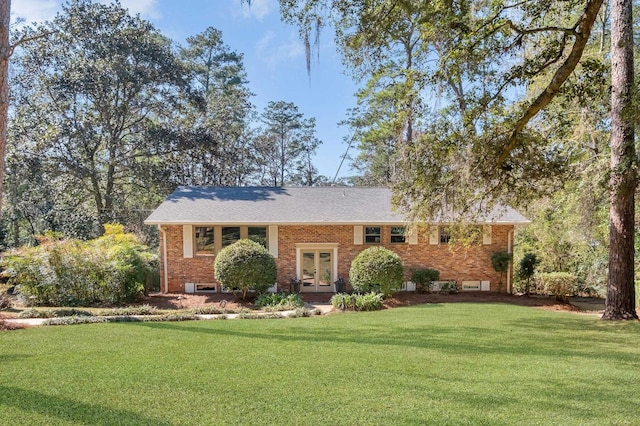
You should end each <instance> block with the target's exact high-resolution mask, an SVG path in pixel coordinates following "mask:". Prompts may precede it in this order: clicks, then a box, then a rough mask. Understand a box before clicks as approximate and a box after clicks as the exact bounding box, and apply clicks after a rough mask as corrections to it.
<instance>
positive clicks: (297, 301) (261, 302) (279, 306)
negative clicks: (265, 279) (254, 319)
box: [254, 293, 304, 311]
mask: <svg viewBox="0 0 640 426" xmlns="http://www.w3.org/2000/svg"><path fill="white" fill-rule="evenodd" d="M254 305H255V306H256V307H257V308H265V309H266V310H272V311H291V310H294V309H296V308H302V307H303V306H304V301H303V300H302V298H301V297H300V295H299V294H296V293H292V294H288V295H284V294H280V293H271V294H269V293H265V294H261V295H260V296H258V297H257V298H256V301H255V302H254Z"/></svg>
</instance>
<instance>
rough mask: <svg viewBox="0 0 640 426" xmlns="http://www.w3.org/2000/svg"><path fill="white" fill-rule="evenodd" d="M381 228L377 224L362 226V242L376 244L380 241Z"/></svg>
mask: <svg viewBox="0 0 640 426" xmlns="http://www.w3.org/2000/svg"><path fill="white" fill-rule="evenodd" d="M381 230H382V228H380V227H379V226H367V227H365V228H364V242H365V243H367V244H377V243H380V242H381V241H382V239H381V237H382V233H381Z"/></svg>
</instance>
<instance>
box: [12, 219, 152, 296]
mask: <svg viewBox="0 0 640 426" xmlns="http://www.w3.org/2000/svg"><path fill="white" fill-rule="evenodd" d="M0 266H1V267H2V269H3V270H4V271H3V273H4V275H5V276H6V278H7V280H8V283H9V284H10V285H14V286H16V289H17V291H18V293H19V294H20V295H21V296H22V297H23V299H24V301H25V303H27V304H29V305H48V306H88V305H95V304H105V303H107V304H119V303H125V302H133V301H135V300H137V299H138V298H139V297H140V296H142V294H143V293H144V291H145V288H149V287H150V286H151V285H152V284H153V281H154V280H157V279H158V256H157V255H156V254H154V253H152V252H150V251H149V249H148V248H147V247H146V246H144V245H142V244H140V243H138V241H137V240H136V238H135V236H134V235H133V234H126V233H124V230H123V227H122V225H117V224H109V225H105V234H104V235H103V236H102V237H100V238H97V239H95V240H90V241H80V240H44V241H42V243H41V244H40V245H39V246H36V247H28V248H21V249H18V250H15V251H13V252H11V253H9V254H8V255H7V256H5V257H4V258H3V259H2V262H1V263H0Z"/></svg>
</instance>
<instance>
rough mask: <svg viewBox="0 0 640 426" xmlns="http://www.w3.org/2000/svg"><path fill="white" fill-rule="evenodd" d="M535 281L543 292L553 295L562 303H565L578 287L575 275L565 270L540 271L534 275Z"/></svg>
mask: <svg viewBox="0 0 640 426" xmlns="http://www.w3.org/2000/svg"><path fill="white" fill-rule="evenodd" d="M536 282H537V285H538V288H541V289H542V291H544V293H546V294H552V295H554V296H555V297H556V300H557V301H559V302H562V303H567V301H568V298H569V296H573V295H574V294H576V290H577V288H578V287H577V279H576V276H575V275H573V274H569V273H567V272H549V273H541V274H538V275H536Z"/></svg>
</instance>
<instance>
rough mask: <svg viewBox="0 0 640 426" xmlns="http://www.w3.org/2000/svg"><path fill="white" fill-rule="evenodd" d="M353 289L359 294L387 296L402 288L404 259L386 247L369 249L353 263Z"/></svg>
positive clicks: (351, 279) (351, 277)
mask: <svg viewBox="0 0 640 426" xmlns="http://www.w3.org/2000/svg"><path fill="white" fill-rule="evenodd" d="M349 280H350V281H351V287H352V288H353V290H354V291H355V292H357V293H370V292H376V293H382V294H384V295H385V296H386V295H389V294H391V293H393V292H394V291H395V290H398V289H400V288H401V287H402V281H403V280H404V267H403V265H402V259H400V256H398V255H397V254H395V253H394V252H392V251H391V250H389V249H386V248H384V247H379V246H376V247H369V248H368V249H366V250H364V251H362V252H360V254H358V255H357V256H356V258H355V259H353V262H351V270H349Z"/></svg>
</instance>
